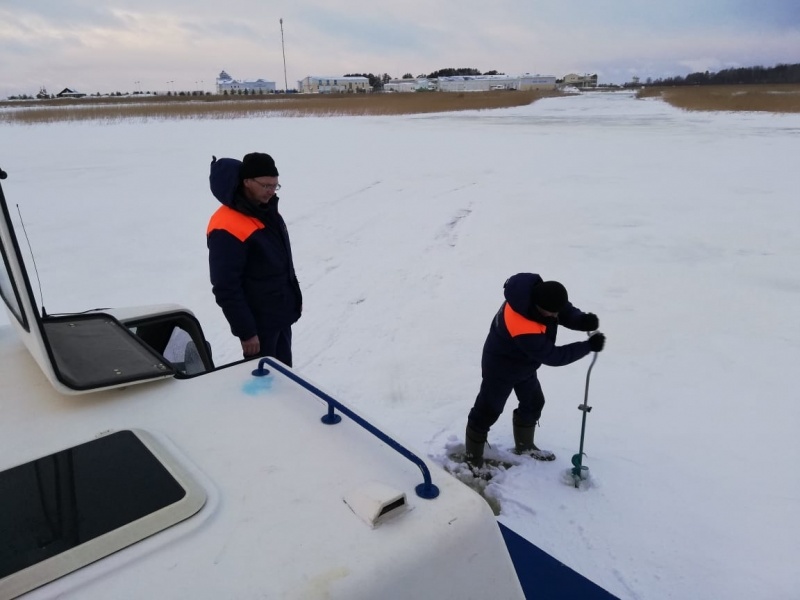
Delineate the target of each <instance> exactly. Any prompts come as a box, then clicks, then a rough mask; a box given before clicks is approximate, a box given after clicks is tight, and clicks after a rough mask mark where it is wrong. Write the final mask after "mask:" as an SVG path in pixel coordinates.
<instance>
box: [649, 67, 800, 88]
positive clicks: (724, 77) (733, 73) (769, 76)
mask: <svg viewBox="0 0 800 600" xmlns="http://www.w3.org/2000/svg"><path fill="white" fill-rule="evenodd" d="M759 83H762V84H763V83H768V84H777V83H800V63H798V64H793V65H777V66H774V67H744V68H739V69H724V70H722V71H719V72H718V73H709V72H708V71H706V72H705V73H690V74H689V75H687V76H686V77H668V78H666V79H655V80H650V79H648V80H647V85H675V86H677V85H747V84H759Z"/></svg>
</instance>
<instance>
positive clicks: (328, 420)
mask: <svg viewBox="0 0 800 600" xmlns="http://www.w3.org/2000/svg"><path fill="white" fill-rule="evenodd" d="M265 364H268V365H270V366H271V367H272V368H273V369H275V370H277V371H278V372H280V373H283V374H284V375H286V376H287V377H288V378H289V379H291V380H292V381H294V382H295V383H297V384H299V385H300V386H302V387H304V388H305V389H307V390H308V391H309V392H311V393H312V394H314V395H315V396H318V397H319V398H322V399H323V400H324V401H325V402H327V403H328V413H327V414H326V415H325V416H323V417H322V419H321V420H322V422H323V423H325V424H326V425H334V424H336V423H338V422H339V421H341V420H342V418H341V417H340V416H339V415H337V414H335V413H334V409H335V408H337V409H339V411H340V412H341V413H343V414H345V415H347V416H348V417H350V418H351V419H352V420H353V421H355V422H356V423H358V424H359V425H361V426H362V427H363V428H364V429H366V430H367V431H369V432H370V433H371V434H372V435H374V436H375V437H377V438H378V439H379V440H381V441H382V442H385V443H387V444H388V445H389V446H391V447H392V448H394V449H395V450H396V451H397V452H399V453H400V454H402V455H403V456H405V457H406V458H407V459H408V460H410V461H411V462H413V463H414V464H415V465H417V466H418V467H419V470H420V471H422V478H423V480H424V481H423V483H420V484H419V485H418V486H417V487H416V488H414V489H415V491H416V492H417V496H419V497H420V498H425V499H427V500H432V499H433V498H436V497H437V496H438V495H439V488H438V487H436V486H435V485H434V484H433V482H432V481H431V472H430V471H429V470H428V467H427V465H426V464H425V463H424V462H423V460H422V459H421V458H420V457H418V456H417V455H416V454H414V453H413V452H411V451H410V450H408V449H407V448H405V447H404V446H402V445H400V444H399V443H398V442H396V441H395V440H393V439H392V438H390V437H389V436H388V435H386V434H385V433H383V432H382V431H381V430H380V429H378V428H377V427H375V426H374V425H372V424H371V423H369V422H368V421H365V420H364V419H363V418H361V417H359V416H358V415H357V414H356V413H354V412H353V411H352V410H350V409H349V408H347V407H346V406H345V405H343V404H342V403H341V402H339V401H337V400H334V399H333V398H331V397H330V396H329V395H328V394H326V393H325V392H323V391H322V390H320V389H319V388H317V387H315V386H313V385H311V384H310V383H309V382H307V381H306V380H305V379H303V378H301V377H300V376H298V375H296V374H295V373H293V372H291V371H290V370H289V369H287V368H286V367H284V366H283V365H281V364H280V363H278V362H276V361H274V360H272V359H271V358H266V357H265V358H262V359H261V360H259V361H258V369H256V370H255V371H253V375H255V376H256V377H263V376H264V375H267V374H268V373H269V371H268V370H267V369H265V368H264V365H265Z"/></svg>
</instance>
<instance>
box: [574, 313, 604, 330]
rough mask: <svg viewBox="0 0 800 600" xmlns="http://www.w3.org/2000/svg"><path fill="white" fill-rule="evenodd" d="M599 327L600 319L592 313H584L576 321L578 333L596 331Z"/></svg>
mask: <svg viewBox="0 0 800 600" xmlns="http://www.w3.org/2000/svg"><path fill="white" fill-rule="evenodd" d="M598 327H600V319H598V318H597V315H596V314H594V313H586V314H585V315H581V317H580V319H578V331H596V330H597V328H598Z"/></svg>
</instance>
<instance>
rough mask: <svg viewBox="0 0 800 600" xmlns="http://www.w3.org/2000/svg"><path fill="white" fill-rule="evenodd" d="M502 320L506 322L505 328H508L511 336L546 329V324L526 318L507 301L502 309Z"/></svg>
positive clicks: (542, 331) (540, 331)
mask: <svg viewBox="0 0 800 600" xmlns="http://www.w3.org/2000/svg"><path fill="white" fill-rule="evenodd" d="M503 320H504V321H505V322H506V329H508V333H509V334H511V337H517V336H518V335H524V334H526V333H544V332H545V331H546V330H547V326H546V325H543V324H542V323H537V322H536V321H531V320H530V319H526V318H525V317H523V316H522V315H521V314H519V313H518V312H517V311H515V310H514V309H513V308H511V305H510V304H509V303H508V302H506V306H505V308H504V309H503Z"/></svg>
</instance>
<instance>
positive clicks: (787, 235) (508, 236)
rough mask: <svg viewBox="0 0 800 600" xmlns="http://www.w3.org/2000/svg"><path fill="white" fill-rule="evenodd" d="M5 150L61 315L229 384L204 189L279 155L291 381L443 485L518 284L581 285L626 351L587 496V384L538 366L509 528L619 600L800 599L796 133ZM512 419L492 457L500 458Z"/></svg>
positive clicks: (256, 137) (657, 122)
mask: <svg viewBox="0 0 800 600" xmlns="http://www.w3.org/2000/svg"><path fill="white" fill-rule="evenodd" d="M0 141H1V142H2V143H1V144H0V167H2V168H4V169H5V170H6V171H8V173H9V179H8V180H6V181H4V182H3V184H4V189H5V191H6V196H7V199H8V201H9V203H10V204H11V206H12V210H13V211H14V212H16V208H15V207H14V205H15V204H18V205H19V207H20V209H21V211H22V217H23V219H24V221H25V224H26V227H27V232H28V236H29V237H30V240H31V243H32V245H33V248H34V256H35V258H36V264H37V267H38V272H39V276H40V278H41V282H42V290H43V293H44V305H45V307H46V309H47V311H48V312H49V313H58V312H70V311H81V310H86V309H89V308H95V307H107V306H115V307H119V306H130V305H142V304H150V303H163V302H176V303H179V304H183V305H185V306H187V307H189V308H190V309H191V310H193V311H194V312H195V314H196V315H197V316H198V318H199V319H200V321H201V323H202V324H203V326H204V329H205V333H206V335H207V336H208V338H209V339H210V341H211V344H212V346H213V349H214V356H215V360H216V362H217V364H223V363H226V362H231V361H233V360H236V359H238V358H239V345H238V342H237V341H236V340H235V339H234V338H233V337H231V335H230V333H229V330H228V327H227V324H226V323H225V321H224V319H223V317H222V314H221V311H220V310H219V309H218V308H217V306H216V305H215V304H214V300H213V297H212V295H211V291H210V286H209V283H208V275H207V262H206V248H205V228H206V224H207V221H208V218H209V216H210V215H211V213H212V212H213V211H214V210H215V209H216V207H217V202H216V200H214V199H213V197H212V196H211V194H210V192H209V191H208V185H207V175H208V163H209V162H210V160H211V155H212V154H215V155H217V156H219V157H221V156H233V157H237V158H239V157H241V156H242V155H243V154H245V153H247V152H251V151H265V152H269V153H271V154H272V155H273V156H274V157H275V159H276V162H277V165H278V168H279V170H280V173H281V184H282V185H283V190H282V191H281V194H280V195H281V212H282V213H283V215H284V217H285V218H286V220H287V223H288V226H289V231H290V234H291V237H292V242H293V246H294V254H295V261H296V266H297V271H298V275H299V279H300V283H301V286H302V288H303V292H304V296H305V306H304V314H303V318H302V319H301V320H300V321H299V323H298V324H297V325H296V327H295V338H294V351H295V368H296V369H297V370H298V371H299V372H301V373H302V374H304V375H305V376H307V377H308V378H309V379H310V380H312V381H314V382H316V383H317V384H318V385H320V386H321V387H322V388H323V389H325V390H326V391H327V392H329V393H330V394H331V395H333V396H334V397H336V398H337V399H339V400H341V401H343V402H345V403H346V404H348V405H350V406H352V407H353V408H354V409H355V410H357V411H359V412H361V413H362V414H364V415H367V416H370V417H372V418H373V419H375V420H376V421H378V422H379V423H381V424H383V425H385V426H387V427H388V428H389V429H390V430H391V431H393V432H395V433H397V434H398V438H399V439H400V440H401V441H403V442H405V443H408V444H410V445H411V446H412V447H415V448H417V449H419V450H420V451H422V452H427V454H428V455H430V456H431V457H433V458H434V459H435V460H437V461H439V462H441V463H444V462H445V459H444V454H445V452H446V449H447V448H452V447H455V446H457V445H458V443H460V441H461V438H462V435H463V430H464V426H465V423H466V416H467V412H468V411H469V409H470V407H471V405H472V402H473V400H474V397H475V394H476V393H477V389H478V386H479V383H480V368H479V365H480V354H481V346H482V344H483V341H484V337H485V335H486V332H487V331H488V327H489V323H490V320H491V318H492V317H493V315H494V313H495V311H496V310H497V309H498V308H499V306H500V304H501V302H502V285H503V282H504V281H505V279H506V278H507V277H508V276H509V275H512V274H514V273H517V272H522V271H533V272H538V273H540V274H542V275H543V276H544V277H545V278H547V279H558V280H560V281H562V282H563V283H565V285H566V286H567V288H568V289H569V292H570V298H571V299H572V300H573V302H574V303H575V304H576V305H577V306H578V307H580V308H583V309H585V310H587V311H593V312H596V313H597V314H598V315H599V316H600V322H601V330H602V331H604V332H605V333H606V335H607V336H608V343H607V346H606V350H605V351H604V352H603V353H601V354H600V355H599V358H598V360H597V363H596V365H595V367H594V369H593V371H592V376H591V382H590V388H589V404H590V405H591V406H592V407H593V411H592V412H591V413H590V414H589V415H588V418H587V426H586V439H585V450H586V452H587V456H586V458H585V459H584V464H585V465H586V466H588V467H589V468H590V473H591V482H590V483H591V485H585V486H582V487H581V488H580V489H575V488H574V487H570V486H568V485H564V483H563V482H562V474H563V472H564V471H565V470H566V469H567V468H569V467H570V457H571V456H572V455H573V454H574V453H575V452H577V450H578V444H579V438H580V425H581V413H580V411H578V410H577V406H578V404H580V403H581V402H582V401H583V395H584V384H585V377H586V369H587V368H588V365H589V360H588V359H584V360H582V361H580V362H578V363H575V364H573V365H570V366H567V367H563V368H558V369H554V368H547V367H543V368H542V369H541V371H540V376H541V380H542V382H543V386H544V390H545V395H546V397H547V406H546V407H545V411H544V415H543V418H542V426H541V428H540V429H538V430H537V442H539V443H540V445H542V446H544V447H546V448H549V449H551V450H553V451H554V452H555V453H556V455H557V457H558V458H557V460H556V461H554V462H551V463H540V462H535V461H527V462H523V463H522V464H520V465H519V466H515V467H513V468H512V469H510V470H508V471H506V472H505V473H502V474H500V475H498V476H497V477H496V478H495V479H494V480H493V481H492V482H491V484H490V485H488V486H487V489H486V491H485V493H487V494H489V495H490V498H491V499H492V500H493V502H495V503H496V504H497V506H499V509H500V511H501V512H500V516H499V519H500V520H501V521H502V522H503V523H505V524H506V525H508V526H509V527H511V528H512V529H513V530H515V531H516V532H518V533H519V534H521V535H522V536H524V537H526V538H527V539H529V540H531V541H532V542H534V543H535V544H536V545H538V546H540V547H541V548H543V549H544V550H545V551H547V552H549V553H551V554H552V555H553V556H555V557H556V558H558V559H559V560H561V561H563V562H565V563H566V564H568V565H570V566H571V567H573V568H574V569H576V570H577V571H579V572H580V573H582V574H584V575H586V576H587V577H589V578H590V579H592V580H593V581H595V582H597V583H598V584H599V585H601V586H603V587H604V588H606V589H607V590H609V591H610V592H612V593H613V594H615V595H617V596H619V597H620V598H624V599H634V598H642V599H644V598H646V599H648V600H654V599H666V598H675V599H686V598H726V599H739V598H741V599H748V600H752V599H754V598H763V599H785V598H798V597H800V570H799V569H797V568H796V561H797V556H798V555H800V543H799V542H798V537H799V536H800V527H799V525H800V483H799V482H798V481H799V478H798V474H797V464H796V463H797V462H798V458H800V451H799V450H800V445H799V444H798V441H797V437H796V431H797V428H798V425H800V408H799V406H800V404H799V403H798V398H797V392H796V389H797V386H796V379H795V373H796V371H795V369H796V368H797V364H798V358H800V318H798V316H797V307H798V305H800V260H799V258H800V241H799V240H800V236H798V235H797V231H796V229H797V227H798V225H800V202H798V188H797V175H796V169H797V157H798V155H800V115H771V114H755V113H688V112H681V111H679V110H676V109H673V108H671V107H670V106H668V105H666V104H664V103H662V102H660V101H657V100H636V99H635V98H633V97H632V96H631V95H630V94H627V93H614V94H584V95H580V96H572V97H566V98H558V99H549V100H542V101H539V102H537V103H535V104H533V105H531V106H527V107H521V108H514V109H503V110H495V111H481V112H469V113H454V114H437V115H417V116H405V117H368V118H367V117H329V118H290V117H265V118H256V119H237V120H232V121H213V120H209V121H203V120H192V121H146V122H143V121H137V122H131V121H129V122H120V123H112V124H102V123H73V124H48V125H32V126H19V125H2V126H0ZM23 244H24V241H23ZM29 266H30V265H29ZM34 287H36V284H35V283H34ZM2 319H3V321H5V315H3V317H2ZM581 335H583V334H579V333H577V332H571V331H569V330H564V329H562V331H561V333H560V337H559V340H560V341H561V342H562V343H566V342H568V341H571V340H574V339H579V337H580V336H581ZM513 406H514V400H513V398H512V399H511V400H510V401H509V405H508V406H507V409H506V411H505V413H504V414H503V416H502V417H501V419H500V420H499V421H498V423H497V425H496V426H495V427H494V429H493V430H492V432H491V433H490V442H491V444H492V445H493V448H494V449H495V450H496V451H497V452H499V453H500V454H502V453H504V452H507V450H508V449H509V448H510V447H511V445H512V436H511V409H512V408H513ZM439 476H440V477H442V476H444V475H441V474H440V475H439ZM793 565H794V566H793Z"/></svg>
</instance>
